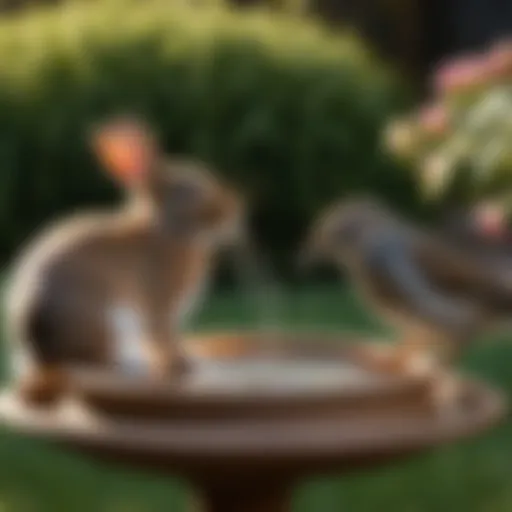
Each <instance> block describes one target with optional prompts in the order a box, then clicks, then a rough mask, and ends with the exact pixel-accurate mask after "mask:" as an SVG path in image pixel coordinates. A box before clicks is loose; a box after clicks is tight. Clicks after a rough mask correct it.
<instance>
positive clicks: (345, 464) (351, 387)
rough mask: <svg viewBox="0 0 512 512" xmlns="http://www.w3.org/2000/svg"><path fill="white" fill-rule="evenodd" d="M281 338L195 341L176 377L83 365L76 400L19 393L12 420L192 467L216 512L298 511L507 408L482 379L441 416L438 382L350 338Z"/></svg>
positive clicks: (0, 408) (184, 472) (162, 463)
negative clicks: (310, 492) (38, 401)
mask: <svg viewBox="0 0 512 512" xmlns="http://www.w3.org/2000/svg"><path fill="white" fill-rule="evenodd" d="M274 338H275V339H272V340H270V339H269V338H266V339H265V340H264V341H262V340H261V339H258V336H257V335H256V334H227V335H215V336H202V337H197V338H194V339H191V340H190V342H189V343H188V348H189V350H190V353H191V355H192V356H193V357H194V358H195V359H196V366H195V367H194V369H193V370H192V371H191V372H190V373H189V374H188V375H185V376H183V377H180V378H177V379H175V380H174V381H173V382H169V383H168V384H166V385H162V384H157V383H155V382H151V381H149V380H147V379H138V378H133V377H131V378H128V377H122V376H120V375H114V374H113V373H112V372H110V373H101V372H98V371H97V370H96V371H92V370H90V369H89V370H83V369H82V370H75V371H74V373H73V374H72V383H73V384H72V390H71V393H70V396H71V397H72V398H71V399H70V400H67V401H66V402H63V403H62V404H61V405H59V406H55V407H54V408H51V409H49V408H46V409H42V408H32V407H28V406H27V405H24V404H23V403H22V402H21V401H20V400H19V399H18V398H17V395H16V393H15V392H14V391H6V392H5V393H4V394H3V396H2V399H1V402H0V418H1V421H2V422H3V423H4V424H6V425H8V426H10V427H11V428H13V429H15V430H16V431H18V432H20V433H22V434H25V435H29V436H32V437H39V438H41V439H45V440H49V441H55V442H57V443H59V444H61V445H63V446H67V447H69V448H72V449H75V450H80V451H83V452H85V453H86V454H88V455H89V456H93V457H97V458H101V459H103V460H111V461H115V462H117V463H121V464H124V465H128V466H132V467H134V468H138V469H144V470H151V471H159V472H165V473H166V474H169V475H178V476H182V477H185V478H187V479H188V480H189V481H190V482H191V483H192V484H193V486H194V487H195V489H196V490H197V492H198V497H199V499H200V500H201V502H202V506H203V508H204V510H205V512H285V511H288V510H290V508H289V507H290V505H289V499H290V495H291V493H292V491H293V489H294V486H295V485H296V484H297V483H298V482H301V481H303V480H304V479H306V478H308V477H312V476H317V475H323V474H328V473H340V472H347V471H353V470H355V469H358V468H364V467H375V466H377V465H380V464H385V463H390V462H392V461H396V460H398V459H400V458H402V457H405V456H410V455H413V454H416V453H419V452H421V451H423V450H426V449H428V448H433V447H435V446H438V445H441V444H444V443H450V442H453V441H456V440H459V439H462V438H467V437H470V436H474V435H477V434H479V433H482V432H484V431H485V430H486V429H488V428H490V427H492V426H493V425H494V424H496V423H497V422H498V421H499V420H500V419H501V418H502V417H503V416H504V411H505V406H504V401H503V399H502V397H501V395H500V394H499V393H497V392H496V391H494V390H492V389H490V388H488V387H487V386H485V385H482V384H480V383H477V382H474V381H469V380H468V381H467V382H466V383H465V385H464V391H463V393H462V396H461V397H460V400H459V401H458V402H457V403H454V404H453V408H452V409H453V410H452V411H451V412H450V414H446V411H445V413H444V414H440V413H439V411H436V410H435V409H433V408H432V406H431V403H430V401H429V390H430V385H431V384H430V383H429V382H427V381H421V380H412V379H410V378H407V377H405V376H395V377H392V378H391V377H389V376H385V375H383V374H380V373H379V372H376V371H369V370H368V369H366V368H365V366H364V364H363V363H362V362H361V361H362V360H361V358H360V357H359V355H358V349H357V347H358V346H360V345H357V344H355V345H353V344H352V343H348V344H347V343H344V341H346V339H343V336H339V335H338V336H332V335H325V334H317V335H315V334H309V335H305V334H301V335H292V334H288V335H283V334H280V335H275V336H274ZM269 341H272V343H268V342H269ZM354 347H355V348H354Z"/></svg>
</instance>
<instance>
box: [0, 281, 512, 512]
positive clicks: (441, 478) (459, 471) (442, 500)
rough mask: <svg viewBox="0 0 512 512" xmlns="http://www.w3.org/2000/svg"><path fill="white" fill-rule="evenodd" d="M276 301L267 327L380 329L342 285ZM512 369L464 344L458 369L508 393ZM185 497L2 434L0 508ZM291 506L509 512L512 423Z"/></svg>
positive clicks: (245, 319) (244, 314) (207, 313)
mask: <svg viewBox="0 0 512 512" xmlns="http://www.w3.org/2000/svg"><path fill="white" fill-rule="evenodd" d="M265 302H266V303H267V304H270V305H271V307H274V306H272V303H271V302H268V301H265ZM275 304H276V305H279V308H278V309H277V313H275V315H274V318H273V322H274V323H279V324H280V325H281V326H283V325H292V326H293V327H294V328H298V327H301V326H304V327H328V328H339V329H342V328H344V327H348V328H350V329H361V330H363V331H365V330H366V331H368V332H375V329H378V326H377V325H376V324H375V322H372V321H371V320H370V318H368V316H367V315H365V314H364V311H363V310H362V309H361V307H360V306H359V304H358V302H357V301H356V300H355V299H354V298H353V297H352V296H351V294H350V293H348V292H343V291H342V290H341V289H339V290H322V289H318V290H308V291H300V292H295V293H291V292H289V293H287V294H286V295H285V300H281V301H275ZM258 321H259V320H258V315H257V314H255V312H254V310H253V309H252V308H251V304H250V302H249V301H248V300H246V298H244V297H242V298H241V297H240V296H234V295H222V296H218V297H216V298H215V299H214V300H211V301H209V302H208V303H207V304H206V305H205V307H204V309H203V311H202V314H201V315H200V318H199V320H198V324H199V326H201V327H204V328H208V329H214V328H225V327H236V326H244V327H246V326H250V325H254V324H255V323H257V322H258ZM511 363H512V344H507V342H506V340H492V341H490V342H487V343H482V344H480V345H479V346H475V347H474V348H472V349H471V350H470V352H469V354H468V357H467V360H466V361H465V362H464V366H465V367H467V368H468V369H470V370H471V371H473V372H474V373H475V374H476V375H478V376H480V377H484V378H486V379H488V380H489V381H490V382H492V383H494V384H496V385H498V386H500V387H501V388H503V389H504V390H506V391H507V392H509V393H510V394H511V395H512V371H511V369H510V368H511ZM186 493H187V489H186V488H185V487H184V486H183V484H182V483H180V482H179V481H177V480H176V481H168V480H163V479H159V478H154V477H151V476H147V475H139V474H135V473H131V472H127V471H123V470H121V469H119V468H115V467H107V466H104V465H100V464H96V463H94V462H93V461H90V460H87V459H84V458H81V457H79V456H75V455H73V454H70V453H65V452H63V451H60V450H58V449H56V448H53V447H49V446H45V445H43V444H42V443H39V442H34V441H28V440H25V439H20V438H18V437H17V436H16V435H14V434H12V433H8V432H6V431H3V430H2V431H0V512H4V511H5V512H11V511H12V512H25V511H26V512H31V511H35V512H46V511H47V512H61V511H62V512H72V511H74V510H76V511H78V512H80V511H84V512H85V511H87V512H102V511H108V512H160V511H162V512H164V511H166V512H168V511H173V512H174V511H175V512H181V511H185V510H186V503H187V502H186V496H187V494H186ZM294 510H295V511H296V512H331V511H332V512H334V511H339V510H344V511H349V512H377V511H379V512H380V511H387V510H391V511H393V512H427V511H428V512H437V511H439V512H444V511H447V512H451V511H453V512H462V511H464V512H473V511H474V512H477V511H478V512H512V424H510V423H509V422H505V424H504V425H502V426H500V427H499V428H497V429H495V430H494V431H492V432H490V433H488V434H487V435H485V436H484V437H482V438H480V439H476V440H472V441H470V442H467V441H466V442H464V443H460V444H457V445H455V446H451V447H448V448H443V449H442V450H438V451H436V452H434V453H430V454H428V455H423V456H421V457H420V458H417V459H415V460H411V461H409V462H407V463H405V464H404V463H402V464H401V465H400V466H398V467H393V468H388V469H384V470H382V469H381V470H379V471H375V472H371V473H364V474H357V475H352V476H349V477H346V476H345V477H344V478H339V479H337V478H330V479H327V480H320V481H318V482H311V483H310V484H308V485H307V486H306V487H304V488H301V489H299V491H298V493H297V495H296V497H295V508H294Z"/></svg>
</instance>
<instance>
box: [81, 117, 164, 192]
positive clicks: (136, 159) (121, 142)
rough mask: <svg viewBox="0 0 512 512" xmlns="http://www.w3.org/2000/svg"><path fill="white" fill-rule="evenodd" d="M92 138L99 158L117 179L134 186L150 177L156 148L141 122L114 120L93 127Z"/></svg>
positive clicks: (147, 130) (150, 135) (152, 138)
mask: <svg viewBox="0 0 512 512" xmlns="http://www.w3.org/2000/svg"><path fill="white" fill-rule="evenodd" d="M91 139H92V140H91V142H92V146H93V149H94V151H95V153H96V155H97V157H98V159H99V160H100V162H101V163H102V165H103V166H104V167H105V169H106V170H107V171H108V172H109V174H111V175H112V176H113V177H114V178H115V179H116V180H117V181H120V182H121V183H122V184H124V185H133V184H135V183H141V182H144V181H145V180H146V179H147V178H148V177H149V174H150V172H151V169H152V168H153V165H154V163H155V160H156V157H157V147H156V142H155V140H154V137H153V136H152V134H151V133H150V131H149V129H147V128H146V127H145V126H144V125H143V124H142V123H139V122H137V121H134V120H131V119H117V120H114V121H111V122H109V123H106V124H104V125H102V126H100V127H99V128H97V129H96V130H94V132H93V134H92V137H91Z"/></svg>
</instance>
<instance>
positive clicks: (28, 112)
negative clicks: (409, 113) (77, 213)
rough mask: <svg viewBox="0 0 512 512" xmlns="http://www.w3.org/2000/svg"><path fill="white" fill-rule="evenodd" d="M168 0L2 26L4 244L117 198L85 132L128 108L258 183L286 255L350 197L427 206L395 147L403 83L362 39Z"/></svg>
mask: <svg viewBox="0 0 512 512" xmlns="http://www.w3.org/2000/svg"><path fill="white" fill-rule="evenodd" d="M166 4H168V3H167V2H158V1H146V2H137V3H133V2H113V3H112V2H107V3H105V2H102V3H100V4H97V3H89V5H79V6H76V5H71V6H68V7H66V8H60V9H59V10H53V9H51V10H45V11H40V12H37V13H34V14H27V15H26V16H24V17H21V18H19V19H15V20H10V21H3V22H2V23H1V24H0V169H1V170H0V173H1V186H0V196H1V197H0V233H1V235H0V249H1V250H3V251H4V253H9V251H10V250H11V249H12V247H13V246H14V245H15V244H17V243H18V242H19V241H20V240H21V239H22V238H23V237H25V236H26V235H27V234H28V233H30V232H31V230H32V229H34V228H35V227H36V226H38V225H39V224H40V223H41V222H42V221H44V220H46V219H48V218H49V217H52V216H55V215H58V214H61V213H62V212H64V211H69V210H70V209H71V208H75V207H77V206H80V205H84V204H90V203H91V202H98V203H103V202H106V201H110V200H111V199H112V197H113V196H114V194H115V191H114V190H113V187H112V186H111V185H110V183H109V182H108V180H107V179H105V177H104V176H103V175H102V174H101V172H100V171H99V170H98V169H97V164H96V162H95V161H94V158H93V157H92V155H91V154H90V152H89V150H88V148H87V144H86V140H85V134H86V133H87V130H88V128H89V125H90V123H92V122H95V121H97V120H98V119H99V118H101V117H103V116H105V115H108V114H111V113H117V112H118V111H120V110H130V111H132V112H137V113H139V114H141V115H143V116H144V117H145V118H146V119H148V120H149V121H150V122H151V123H153V124H154V125H155V128H156V130H158V132H159V133H160V134H161V135H162V140H163V143H164V145H165V147H166V149H167V150H168V151H170V152H174V153H183V154H194V155H196V156H199V157H200V158H203V159H205V160H206V161H208V162H211V163H213V164H214V165H216V166H217V168H218V169H219V170H221V171H222V172H224V173H226V175H227V176H229V177H232V178H234V179H235V180H236V181H237V182H238V183H240V184H242V185H243V187H244V188H245V189H246V190H247V191H248V193H249V196H250V197H251V198H252V204H253V209H254V212H255V224H256V226H257V228H258V229H259V233H260V234H261V236H262V237H263V238H264V240H265V243H269V244H270V246H272V247H273V248H274V250H276V251H280V250H281V249H283V250H284V249H285V248H287V247H293V244H294V243H295V242H296V241H297V236H299V234H300V230H301V229H302V227H303V226H304V224H305V223H307V222H308V221H309V219H310V218H311V216H312V215H314V213H315V212H316V211H317V209H318V208H319V207H321V206H323V205H324V204H325V203H326V202H327V201H329V200H331V199H333V198H335V197H338V196H340V195H342V194H344V193H347V192H349V191H353V190H362V189H364V190H369V189H370V190H379V191H380V192H381V193H382V194H383V195H385V196H387V197H388V198H391V199H392V200H394V201H398V202H401V203H402V204H403V203H404V202H405V206H406V207H410V206H411V205H413V204H414V199H413V194H412V193H411V192H412V189H411V185H410V183H409V181H408V178H407V176H405V173H402V172H401V171H400V169H398V168H397V167H396V164H394V163H391V162H390V161H389V160H388V159H387V158H386V157H385V156H383V154H382V151H381V148H380V143H379V138H380V132H381V128H382V126H383V124H384V123H385V121H386V119H387V118H388V116H389V114H390V113H391V112H392V111H393V110H394V109H395V108H396V107H397V105H399V104H401V102H402V97H403V96H402V91H401V90H400V88H399V87H398V86H397V84H396V80H395V79H394V78H393V77H392V76H390V74H389V73H388V72H387V71H386V70H385V69H384V68H383V67H382V65H381V64H380V63H379V62H376V61H375V59H374V58H373V57H372V55H370V54H369V53H368V52H367V50H366V49H365V48H364V47H362V46H361V44H360V43H359V41H358V40H357V39H356V38H354V37H353V36H351V35H349V34H347V35H343V36H335V35H333V34H330V33H328V32H327V31H325V30H323V29H321V28H320V27H318V26H316V25H313V24H309V23H306V22H303V21H298V20H295V19H290V18H285V17H284V16H280V15H278V14H275V13H273V14H268V13H265V12H262V11H260V12H256V11H254V12H251V13H244V14H241V13H237V12H234V11H231V10H227V9H224V8H220V7H218V6H214V7H212V6H210V7H186V6H171V7H170V6H169V5H166Z"/></svg>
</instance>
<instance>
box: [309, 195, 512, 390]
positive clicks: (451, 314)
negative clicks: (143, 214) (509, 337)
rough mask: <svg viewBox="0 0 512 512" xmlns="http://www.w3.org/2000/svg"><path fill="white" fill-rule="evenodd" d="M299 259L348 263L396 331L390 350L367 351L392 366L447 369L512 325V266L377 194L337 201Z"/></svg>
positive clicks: (360, 288) (367, 298)
mask: <svg viewBox="0 0 512 512" xmlns="http://www.w3.org/2000/svg"><path fill="white" fill-rule="evenodd" d="M299 261H300V262H301V265H302V267H303V268H305V267H310V266H311V265H313V264H315V263H320V262H330V263H333V264H334V265H335V267H336V268H338V269H339V270H340V271H342V270H344V271H345V272H346V273H347V276H348V278H349V280H350V281H351V282H352V283H353V285H354V286H355V289H356V291H357V292H358V293H359V295H360V296H361V298H362V299H363V301H364V303H365V304H366V305H367V306H368V307H369V308H370V310H371V311H372V312H373V313H374V314H375V315H376V316H377V317H378V318H379V319H380V320H381V321H382V322H383V323H384V324H385V325H387V326H389V327H390V328H391V329H393V330H394V331H395V332H396V335H397V339H396V341H395V344H394V345H393V348H392V349H389V347H388V349H386V350H385V349H384V348H383V351H382V353H380V355H377V353H376V352H374V353H373V354H374V355H373V356H371V355H370V354H368V358H369V360H370V359H372V357H373V358H374V359H373V360H372V363H374V364H376V365H380V368H386V369H387V370H388V371H391V372H404V373H407V374H411V375H418V376H420V375H431V376H433V375H437V376H439V375H441V374H443V375H446V369H447V368H448V367H449V366H450V365H454V364H456V363H457V362H458V361H459V360H460V358H461V356H462V354H463V352H464V350H465V348H467V347H468V345H469V344H470V343H471V342H472V341H473V340H475V339H476V338H478V337H479V336H480V335H481V334H483V333H486V332H488V331H489V330H492V329H497V328H498V329H499V328H502V327H505V326H507V320H508V317H509V315H510V312H511V311H512V265H506V264H504V263H503V260H500V261H498V260H495V261H494V260H493V258H492V257H491V256H489V254H488V253H485V252H475V253H472V252H469V251H467V250H464V248H463V247H462V246H461V245H460V244H457V243H456V241H453V242H451V241H450V239H449V238H447V237H445V236H441V235H440V233H436V232H435V230H432V229H428V228H426V227H425V226H419V225H417V224H415V223H413V222H412V221H410V220H407V219H405V218H404V217H403V216H401V215H400V214H399V213H398V212H396V211H394V210H393V209H391V208H390V207H389V206H388V205H387V204H385V203H384V202H383V201H381V200H379V199H377V198H375V197H371V196H364V197H363V196H359V197H352V198H348V199H342V200H338V201H336V202H335V203H333V204H331V205H330V206H328V207H327V208H325V209H324V210H323V211H322V212H320V213H319V215H318V216H317V218H316V219H315V220H314V221H313V223H312V225H311V227H310V228H309V232H308V234H307V236H306V239H305V241H304V243H303V246H302V248H301V250H300V253H299ZM494 263H497V264H494ZM456 387H457V386H456V385H455V384H454V383H451V384H450V385H448V384H447V383H446V382H445V385H444V391H439V393H441V394H444V395H446V396H448V395H450V396H452V395H453V394H454V393H455V391H454V390H455V388H456ZM448 388H450V389H451V391H450V392H448V391H447V390H448ZM439 399H440V400H441V398H439ZM447 399H448V398H445V399H443V400H447Z"/></svg>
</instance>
